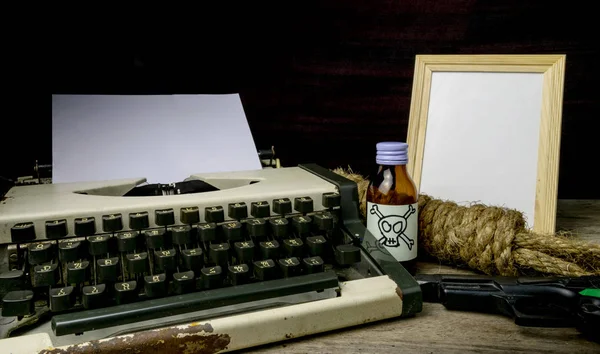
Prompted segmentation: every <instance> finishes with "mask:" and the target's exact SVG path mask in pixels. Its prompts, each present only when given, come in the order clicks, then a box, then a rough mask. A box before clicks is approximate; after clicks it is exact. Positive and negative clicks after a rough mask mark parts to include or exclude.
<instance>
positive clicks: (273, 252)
mask: <svg viewBox="0 0 600 354" xmlns="http://www.w3.org/2000/svg"><path fill="white" fill-rule="evenodd" d="M258 248H259V251H260V255H261V256H262V258H263V259H276V258H278V257H279V242H277V241H275V240H273V241H263V242H260V243H259V244H258Z"/></svg>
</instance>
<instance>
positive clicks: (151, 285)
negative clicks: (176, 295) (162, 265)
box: [144, 274, 169, 297]
mask: <svg viewBox="0 0 600 354" xmlns="http://www.w3.org/2000/svg"><path fill="white" fill-rule="evenodd" d="M168 285H169V283H168V282H167V276H166V275H165V274H156V275H147V276H145V277H144V292H145V293H146V296H148V297H162V296H165V295H167V289H168Z"/></svg>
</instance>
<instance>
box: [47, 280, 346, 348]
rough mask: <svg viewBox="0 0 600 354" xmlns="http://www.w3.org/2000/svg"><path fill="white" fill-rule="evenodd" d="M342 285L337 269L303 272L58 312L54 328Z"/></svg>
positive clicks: (70, 330)
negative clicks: (280, 277)
mask: <svg viewBox="0 0 600 354" xmlns="http://www.w3.org/2000/svg"><path fill="white" fill-rule="evenodd" d="M338 286H339V283H338V278H337V275H336V274H335V273H334V272H333V271H327V272H322V273H315V274H307V275H300V276H296V277H290V278H284V279H276V280H270V281H264V282H259V283H252V284H245V285H238V286H230V287H226V288H219V289H213V290H205V291H198V292H194V293H188V294H184V295H174V296H168V297H164V298H157V299H149V300H144V301H140V302H134V303H130V304H123V305H117V306H111V307H105V308H98V309H93V310H84V311H78V312H72V313H66V314H62V315H55V316H54V317H53V318H52V330H53V331H54V334H55V335H57V336H63V335H66V334H79V333H83V332H86V331H93V330H97V329H102V328H108V327H113V326H118V325H126V324H129V323H134V322H141V321H146V320H153V319H157V318H162V317H167V316H174V315H179V314H182V313H188V312H194V311H201V310H206V309H212V308H215V307H221V306H228V305H234V304H239V303H244V302H251V301H257V300H264V299H269V298H274V297H280V296H286V295H292V294H299V293H304V292H309V291H317V290H324V289H328V288H335V287H338Z"/></svg>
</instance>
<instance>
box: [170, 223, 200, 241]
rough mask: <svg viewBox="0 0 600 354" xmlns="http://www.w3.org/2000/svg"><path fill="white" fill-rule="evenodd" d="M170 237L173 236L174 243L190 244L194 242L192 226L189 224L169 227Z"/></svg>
mask: <svg viewBox="0 0 600 354" xmlns="http://www.w3.org/2000/svg"><path fill="white" fill-rule="evenodd" d="M171 237H172V238H173V243H174V244H176V245H190V244H192V243H194V239H193V238H192V227H191V226H190V225H185V226H176V227H173V228H171Z"/></svg>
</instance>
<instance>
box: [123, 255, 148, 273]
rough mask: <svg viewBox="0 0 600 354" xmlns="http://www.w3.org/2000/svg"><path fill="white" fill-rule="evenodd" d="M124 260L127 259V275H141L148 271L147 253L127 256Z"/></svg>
mask: <svg viewBox="0 0 600 354" xmlns="http://www.w3.org/2000/svg"><path fill="white" fill-rule="evenodd" d="M125 259H127V272H129V274H142V273H146V272H147V271H148V253H146V252H140V253H132V254H128V255H126V256H125Z"/></svg>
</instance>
